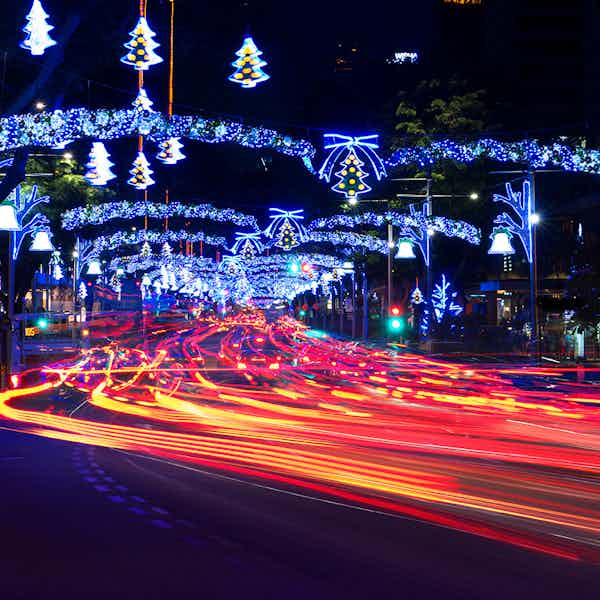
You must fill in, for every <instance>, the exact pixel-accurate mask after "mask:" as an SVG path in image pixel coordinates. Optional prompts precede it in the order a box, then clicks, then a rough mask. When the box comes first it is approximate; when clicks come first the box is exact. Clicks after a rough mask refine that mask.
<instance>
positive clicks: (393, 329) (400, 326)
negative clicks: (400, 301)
mask: <svg viewBox="0 0 600 600" xmlns="http://www.w3.org/2000/svg"><path fill="white" fill-rule="evenodd" d="M402 312H403V311H402V308H401V307H400V306H390V316H389V318H388V321H387V328H388V331H389V332H390V333H396V334H398V333H402V332H403V331H404V328H405V326H406V322H405V320H404V318H403V317H402Z"/></svg>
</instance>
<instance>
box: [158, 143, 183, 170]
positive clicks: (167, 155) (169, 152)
mask: <svg viewBox="0 0 600 600" xmlns="http://www.w3.org/2000/svg"><path fill="white" fill-rule="evenodd" d="M158 147H159V151H158V154H157V155H156V158H157V159H158V160H160V162H162V163H164V164H165V165H174V164H175V163H177V162H178V161H180V160H183V159H184V158H185V154H183V153H182V152H181V149H182V148H183V144H182V143H181V142H180V141H179V138H174V137H172V138H169V139H168V140H164V141H162V142H160V143H159V144H158Z"/></svg>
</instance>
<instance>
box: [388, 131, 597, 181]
mask: <svg viewBox="0 0 600 600" xmlns="http://www.w3.org/2000/svg"><path fill="white" fill-rule="evenodd" d="M480 159H490V160H494V161H497V162H501V163H517V164H525V165H527V166H528V167H530V168H532V169H543V168H547V167H558V168H560V169H564V170H565V171H574V172H581V173H593V174H598V173H600V151H598V150H586V149H585V148H570V147H569V146H565V145H564V144H558V143H555V144H550V145H543V144H540V143H539V142H538V141H537V140H522V141H519V142H500V141H498V140H493V139H489V138H483V139H479V140H474V141H472V142H467V143H464V144H461V143H459V142H455V141H453V140H448V139H446V140H439V141H436V142H432V143H431V144H429V145H428V146H414V147H409V148H399V149H398V150H395V151H394V152H393V153H392V155H391V156H390V157H389V158H387V159H386V160H385V164H386V165H387V166H388V167H390V168H395V167H399V166H406V165H416V166H418V167H421V168H426V167H432V166H433V165H435V164H436V163H439V162H442V161H444V160H452V161H455V162H457V163H462V164H469V163H472V162H475V161H476V160H480Z"/></svg>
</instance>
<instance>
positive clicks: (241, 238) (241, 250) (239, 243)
mask: <svg viewBox="0 0 600 600" xmlns="http://www.w3.org/2000/svg"><path fill="white" fill-rule="evenodd" d="M261 235H262V234H261V233H260V232H252V233H240V232H237V233H236V234H235V243H234V244H233V246H232V248H231V253H232V254H239V255H240V256H241V257H242V258H243V259H244V260H252V259H253V258H255V257H256V256H258V255H259V254H262V252H263V250H264V246H263V244H262V242H261V239H260V238H261Z"/></svg>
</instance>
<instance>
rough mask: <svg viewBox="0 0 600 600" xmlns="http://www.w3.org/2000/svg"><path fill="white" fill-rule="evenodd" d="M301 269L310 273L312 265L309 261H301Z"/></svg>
mask: <svg viewBox="0 0 600 600" xmlns="http://www.w3.org/2000/svg"><path fill="white" fill-rule="evenodd" d="M301 269H302V272H303V273H310V272H311V271H312V265H311V264H310V263H302V267H301Z"/></svg>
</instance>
